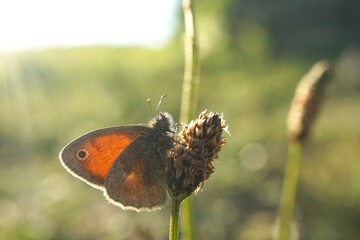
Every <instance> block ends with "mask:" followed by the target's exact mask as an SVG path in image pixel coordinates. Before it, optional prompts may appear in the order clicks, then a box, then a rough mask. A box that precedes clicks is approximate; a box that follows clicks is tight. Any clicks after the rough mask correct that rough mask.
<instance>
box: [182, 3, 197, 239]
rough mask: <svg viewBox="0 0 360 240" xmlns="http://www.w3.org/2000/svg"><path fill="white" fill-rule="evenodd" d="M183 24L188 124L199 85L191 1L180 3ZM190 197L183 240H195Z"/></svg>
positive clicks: (184, 111) (185, 205) (186, 203)
mask: <svg viewBox="0 0 360 240" xmlns="http://www.w3.org/2000/svg"><path fill="white" fill-rule="evenodd" d="M182 6H183V11H184V22H185V35H184V50H185V69H184V82H183V91H182V98H181V109H180V122H189V120H190V119H192V118H193V117H194V116H195V111H196V106H197V98H198V89H199V83H200V62H199V48H198V46H197V41H198V40H197V34H196V26H195V19H194V5H193V1H192V0H183V2H182ZM191 205H192V204H191V199H190V197H189V198H187V199H185V200H184V203H183V208H182V216H183V219H182V223H183V227H182V229H183V235H184V237H185V239H187V240H192V239H195V238H194V236H195V233H194V226H193V214H192V209H191Z"/></svg>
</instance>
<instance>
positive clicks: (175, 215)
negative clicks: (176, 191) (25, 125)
mask: <svg viewBox="0 0 360 240" xmlns="http://www.w3.org/2000/svg"><path fill="white" fill-rule="evenodd" d="M180 204H181V201H179V200H176V199H172V205H171V215H170V232H169V240H176V239H177V238H178V223H179V211H180Z"/></svg>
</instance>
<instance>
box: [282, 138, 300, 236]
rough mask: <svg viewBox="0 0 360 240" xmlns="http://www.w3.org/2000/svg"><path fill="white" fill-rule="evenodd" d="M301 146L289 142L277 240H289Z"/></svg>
mask: <svg viewBox="0 0 360 240" xmlns="http://www.w3.org/2000/svg"><path fill="white" fill-rule="evenodd" d="M301 153H302V145H301V142H300V141H290V142H289V155H288V163H287V166H286V172H285V178H284V183H283V190H282V196H281V202H280V209H279V219H278V220H279V223H278V224H279V225H278V240H289V239H290V237H291V222H292V218H293V212H294V205H295V197H296V189H297V185H298V180H299V171H300V163H301Z"/></svg>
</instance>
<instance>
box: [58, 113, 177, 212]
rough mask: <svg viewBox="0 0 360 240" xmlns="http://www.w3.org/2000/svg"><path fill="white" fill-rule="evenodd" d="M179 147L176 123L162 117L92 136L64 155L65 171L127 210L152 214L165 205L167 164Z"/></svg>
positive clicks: (71, 145)
mask: <svg viewBox="0 0 360 240" xmlns="http://www.w3.org/2000/svg"><path fill="white" fill-rule="evenodd" d="M173 144H174V130H173V120H172V117H171V115H170V114H168V113H160V114H159V115H157V116H156V117H155V118H154V119H153V120H152V121H151V122H150V123H149V125H145V124H141V125H127V126H120V127H110V128H104V129H99V130H95V131H92V132H89V133H87V134H85V135H83V136H80V137H79V138H77V139H75V140H73V141H72V142H70V143H69V144H68V145H66V146H65V147H64V148H63V150H61V152H60V155H59V158H60V161H61V163H62V164H63V166H64V167H65V168H66V169H67V170H68V171H69V172H70V173H71V174H73V175H74V176H75V177H77V178H80V179H81V180H83V181H85V182H86V183H88V184H90V185H91V186H93V187H95V188H98V189H101V190H103V191H104V195H105V197H106V198H107V199H108V200H109V201H110V202H111V203H114V204H115V205H118V206H120V207H122V208H125V209H133V210H137V211H139V210H144V209H145V210H153V209H156V208H159V207H160V206H162V205H164V204H165V202H166V198H167V195H166V178H165V177H166V176H165V160H166V157H167V154H168V153H167V152H168V150H170V149H171V148H172V147H173Z"/></svg>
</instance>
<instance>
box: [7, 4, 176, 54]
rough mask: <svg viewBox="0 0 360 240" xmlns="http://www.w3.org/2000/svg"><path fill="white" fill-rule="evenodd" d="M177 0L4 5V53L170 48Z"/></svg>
mask: <svg viewBox="0 0 360 240" xmlns="http://www.w3.org/2000/svg"><path fill="white" fill-rule="evenodd" d="M177 3H178V1H177V0H159V1H143V0H132V1H125V0H103V1H98V0H97V1H95V0H90V1H89V0H87V1H86V0H76V1H71V0H61V1H60V0H53V1H48V0H32V1H28V0H11V1H0V50H14V49H15V50H16V49H28V48H44V47H54V46H55V47H59V46H60V47H62V46H79V45H146V46H149V47H156V46H159V45H162V44H164V43H165V42H166V41H167V40H168V39H169V38H170V36H171V35H172V33H173V30H174V28H175V27H174V26H175V10H176V6H177V5H176V4H177Z"/></svg>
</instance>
